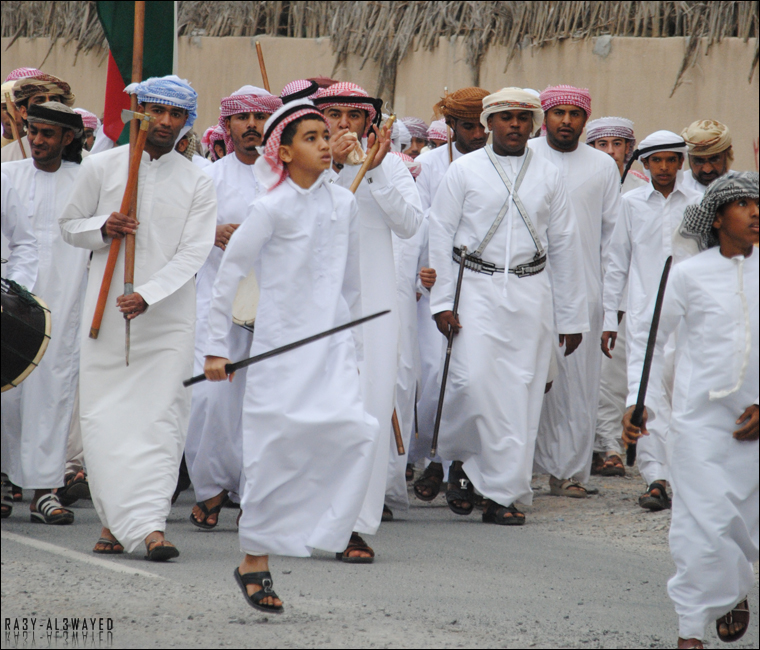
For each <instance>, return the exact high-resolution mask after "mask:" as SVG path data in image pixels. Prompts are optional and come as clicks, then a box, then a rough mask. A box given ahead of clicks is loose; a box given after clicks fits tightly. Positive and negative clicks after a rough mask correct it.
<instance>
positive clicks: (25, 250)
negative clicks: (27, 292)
mask: <svg viewBox="0 0 760 650" xmlns="http://www.w3.org/2000/svg"><path fill="white" fill-rule="evenodd" d="M2 257H3V260H4V261H3V264H4V266H3V277H4V278H8V279H9V280H13V281H14V282H18V284H20V285H21V286H23V287H26V288H27V289H31V288H32V287H34V282H35V280H36V279H37V264H38V260H39V248H38V246H37V238H36V237H35V236H34V226H32V222H31V221H30V219H29V215H28V214H27V212H26V210H25V209H24V204H23V203H22V201H21V199H20V198H19V195H18V192H17V191H16V189H15V188H14V187H13V184H12V183H11V179H10V177H9V176H8V175H7V174H6V173H5V171H3V172H2Z"/></svg>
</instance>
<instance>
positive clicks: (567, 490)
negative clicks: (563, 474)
mask: <svg viewBox="0 0 760 650" xmlns="http://www.w3.org/2000/svg"><path fill="white" fill-rule="evenodd" d="M549 493H550V494H551V495H552V496H555V497H570V498H572V499H585V498H586V497H587V496H588V490H587V489H586V486H585V485H583V483H581V482H580V481H576V480H574V479H571V478H568V479H564V480H563V479H560V478H555V477H554V476H550V477H549Z"/></svg>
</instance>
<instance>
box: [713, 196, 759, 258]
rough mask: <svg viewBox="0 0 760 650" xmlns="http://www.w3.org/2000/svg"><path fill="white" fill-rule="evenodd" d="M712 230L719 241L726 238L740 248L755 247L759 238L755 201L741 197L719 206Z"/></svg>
mask: <svg viewBox="0 0 760 650" xmlns="http://www.w3.org/2000/svg"><path fill="white" fill-rule="evenodd" d="M713 228H715V229H716V230H717V231H718V238H719V239H720V240H721V241H723V239H724V238H727V239H729V240H731V241H732V242H734V243H736V244H738V245H739V247H740V248H747V247H748V246H752V245H753V244H754V245H757V243H758V239H759V238H760V234H759V233H760V227H759V226H758V206H757V199H750V198H748V197H741V198H738V199H736V200H735V201H731V202H730V203H726V204H725V205H723V206H721V208H720V210H719V211H718V214H717V215H715V221H714V222H713Z"/></svg>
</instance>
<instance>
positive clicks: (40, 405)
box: [2, 102, 88, 525]
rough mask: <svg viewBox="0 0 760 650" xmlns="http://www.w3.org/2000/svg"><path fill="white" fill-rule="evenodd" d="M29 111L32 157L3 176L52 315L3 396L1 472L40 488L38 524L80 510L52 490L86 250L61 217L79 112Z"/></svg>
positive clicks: (68, 402) (58, 470) (64, 431)
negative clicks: (70, 239)
mask: <svg viewBox="0 0 760 650" xmlns="http://www.w3.org/2000/svg"><path fill="white" fill-rule="evenodd" d="M25 115H26V118H27V121H28V123H29V137H28V144H29V146H30V151H31V158H27V159H26V160H18V161H15V162H9V163H5V164H3V175H4V177H6V178H7V179H8V180H9V181H10V183H11V185H12V186H13V187H14V189H15V190H16V192H18V195H19V197H23V198H22V199H21V200H22V201H24V202H25V203H24V209H25V212H26V214H27V215H29V218H30V220H31V222H32V225H33V227H34V232H35V236H36V239H37V243H38V255H39V257H38V259H37V262H38V271H37V277H36V280H35V282H34V285H33V286H30V287H28V288H29V289H30V290H32V291H33V292H34V293H35V294H37V295H39V296H40V297H41V298H42V299H43V300H44V301H45V302H46V303H47V305H48V307H49V308H50V310H51V313H52V314H53V316H52V329H51V339H50V343H49V344H48V348H47V350H46V352H45V356H44V357H43V358H42V361H41V363H40V365H39V367H37V368H36V369H35V371H34V372H33V373H32V374H31V375H29V377H27V379H26V380H25V381H24V383H22V384H21V385H20V386H19V387H18V388H15V389H13V390H12V391H9V392H7V393H4V394H3V396H2V405H3V408H2V419H3V433H4V438H5V445H6V447H5V449H4V451H6V452H7V453H4V454H3V471H5V472H6V473H7V474H8V477H9V479H10V481H11V482H12V483H13V484H15V485H19V486H21V487H22V488H26V489H34V490H35V494H34V498H33V499H32V503H31V505H30V516H31V520H32V521H33V522H37V523H45V524H55V525H65V524H71V523H72V522H73V521H74V514H73V512H71V511H70V510H68V509H66V508H63V507H62V506H61V502H60V500H59V498H58V496H57V495H55V494H51V493H50V492H51V489H53V488H60V487H62V486H63V485H64V469H65V465H66V441H67V438H68V433H69V425H70V423H71V418H72V413H73V411H74V400H75V398H76V387H77V375H78V367H79V325H80V321H81V318H82V302H83V297H84V295H83V294H84V285H85V282H86V278H87V259H88V255H87V252H86V251H82V250H77V249H75V248H72V247H71V246H69V245H68V244H67V243H66V241H65V238H63V237H61V230H60V227H59V226H58V218H59V217H60V215H61V213H62V212H63V210H64V206H65V205H66V202H67V201H68V200H69V197H70V196H71V194H72V189H73V187H74V184H75V182H76V179H77V178H78V177H79V174H80V172H81V167H80V163H81V161H82V147H83V126H82V118H81V116H80V115H77V114H76V113H75V112H74V111H73V110H72V109H71V108H69V107H68V106H65V105H63V104H61V103H59V102H45V103H43V104H36V103H34V104H32V105H30V106H29V110H28V112H26V113H25Z"/></svg>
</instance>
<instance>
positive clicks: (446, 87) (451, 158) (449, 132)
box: [443, 86, 454, 165]
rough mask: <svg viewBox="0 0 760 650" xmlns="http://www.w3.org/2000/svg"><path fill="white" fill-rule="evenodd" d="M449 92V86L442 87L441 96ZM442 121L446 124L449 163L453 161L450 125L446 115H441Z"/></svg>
mask: <svg viewBox="0 0 760 650" xmlns="http://www.w3.org/2000/svg"><path fill="white" fill-rule="evenodd" d="M448 94H449V87H448V86H444V87H443V96H444V97H446V96H447V95H448ZM443 123H444V124H445V125H446V144H447V146H448V147H449V165H450V164H451V163H453V162H454V150H453V149H452V148H451V127H450V126H449V123H448V122H447V121H446V116H445V115H444V117H443Z"/></svg>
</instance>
